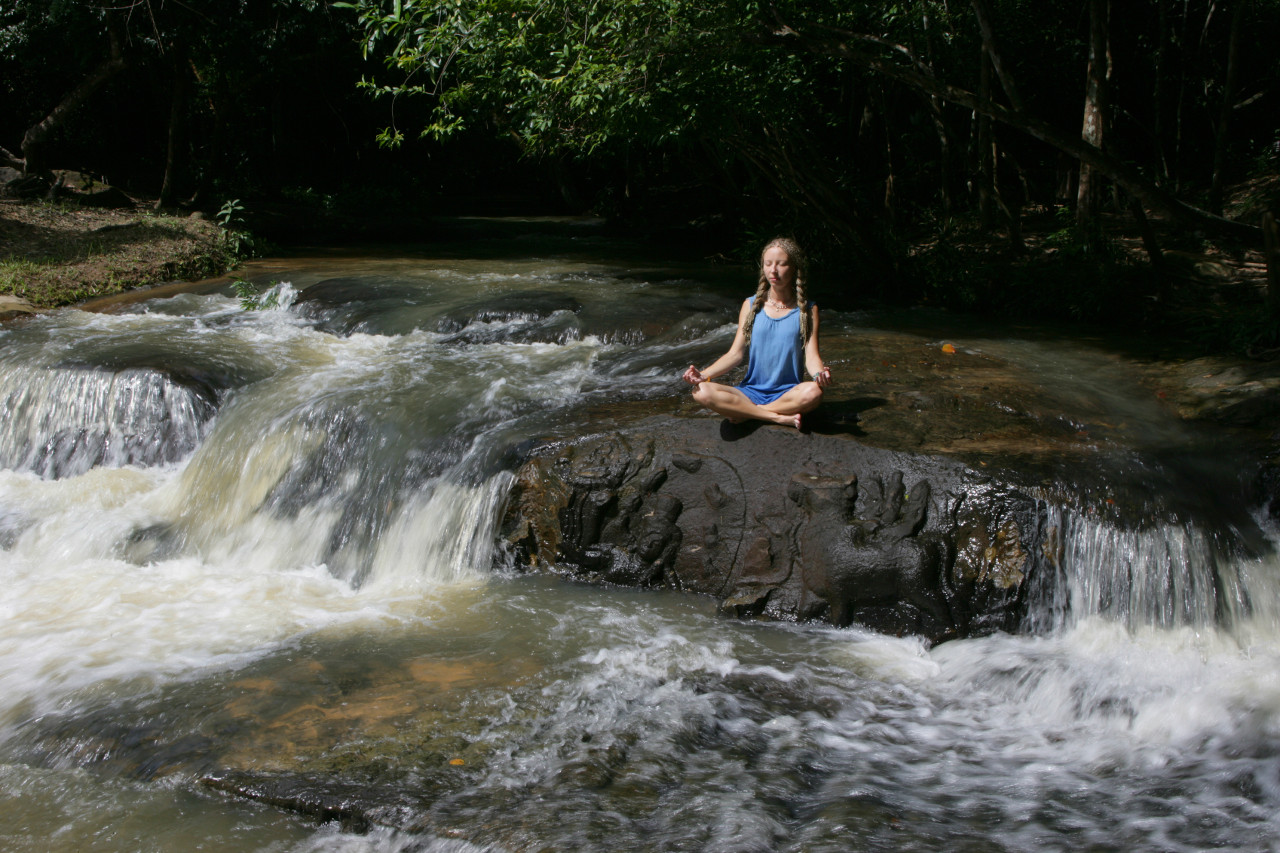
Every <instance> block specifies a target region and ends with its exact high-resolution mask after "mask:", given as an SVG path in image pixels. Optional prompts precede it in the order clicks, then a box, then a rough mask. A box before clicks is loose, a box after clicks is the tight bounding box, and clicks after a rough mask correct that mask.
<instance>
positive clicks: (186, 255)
mask: <svg viewBox="0 0 1280 853" xmlns="http://www.w3.org/2000/svg"><path fill="white" fill-rule="evenodd" d="M234 262H235V252H234V251H233V246H231V245H230V244H229V243H228V240H227V232H226V231H225V230H224V229H222V228H221V227H219V226H218V225H217V224H216V223H214V222H212V221H210V220H208V219H207V218H204V217H203V216H202V215H189V216H188V215H168V214H157V213H154V212H152V211H151V210H150V209H147V208H142V207H133V208H99V207H87V206H81V205H78V204H72V203H57V202H29V201H19V200H16V199H0V315H5V314H7V313H9V312H18V313H22V312H27V311H32V310H36V309H42V308H57V307H60V306H64V305H73V304H76V303H79V302H83V301H85V300H87V299H94V298H97V297H102V296H110V295H113V294H117V293H123V292H125V291H128V290H134V289H137V288H143V287H149V286H151V285H154V284H159V283H161V282H166V281H175V280H192V279H199V278H206V277H208V276H211V275H217V274H219V273H221V272H223V271H225V270H226V269H227V268H228V267H229V266H230V265H232V264H233V263H234Z"/></svg>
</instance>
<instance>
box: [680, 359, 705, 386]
mask: <svg viewBox="0 0 1280 853" xmlns="http://www.w3.org/2000/svg"><path fill="white" fill-rule="evenodd" d="M683 379H684V381H685V382H688V383H689V384H690V385H697V384H699V383H700V382H706V381H707V377H705V376H703V375H702V371H701V370H699V369H698V368H696V367H694V366H693V365H692V364H691V365H689V369H688V370H686V371H685V372H684V377H683Z"/></svg>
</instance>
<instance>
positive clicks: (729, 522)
mask: <svg viewBox="0 0 1280 853" xmlns="http://www.w3.org/2000/svg"><path fill="white" fill-rule="evenodd" d="M1044 527H1045V524H1044V522H1043V520H1042V513H1041V512H1040V510H1039V508H1038V505H1037V502H1036V501H1035V500H1034V499H1033V498H1031V497H1029V496H1028V495H1027V494H1025V493H1024V492H1022V491H1020V490H1019V489H1018V488H1017V487H1015V486H1013V485H1010V484H1006V483H1000V482H996V481H995V480H994V479H992V478H991V477H989V476H986V475H984V474H981V473H978V472H975V471H973V470H971V469H969V468H968V467H966V466H965V465H964V464H962V463H960V462H958V461H955V460H952V459H947V458H942V457H933V456H925V455H919V454H915V455H913V454H904V453H897V452H894V451H888V450H882V449H878V448H873V447H868V446H866V445H863V444H860V443H858V442H855V441H852V440H850V439H848V438H846V437H842V436H823V435H812V434H802V433H796V432H792V431H787V430H783V429H779V428H774V427H766V426H758V427H753V426H751V425H745V426H743V427H731V426H730V425H728V424H727V422H721V421H720V420H719V419H708V418H698V419H682V418H660V417H659V418H652V419H649V420H647V421H643V422H641V423H639V424H636V425H634V426H633V427H631V428H628V429H626V430H623V431H619V432H616V433H612V434H608V435H601V436H595V437H592V438H587V439H584V440H582V441H580V442H577V443H573V444H568V445H548V446H547V447H544V448H542V449H541V451H535V453H534V454H533V455H532V456H531V458H529V459H528V460H527V461H526V462H525V463H524V465H523V466H522V467H521V468H520V470H519V472H518V475H517V482H516V485H515V487H514V490H513V493H512V496H511V500H510V502H509V504H508V508H507V512H506V516H505V519H504V535H505V538H506V541H507V543H508V545H509V546H510V548H511V550H512V551H513V552H514V555H515V558H516V560H517V562H518V563H519V564H520V565H521V566H524V567H526V568H528V569H531V570H550V568H551V567H555V570H556V571H562V572H567V573H569V574H570V575H572V576H573V577H575V578H578V579H581V580H585V581H589V582H598V583H611V584H620V585H626V586H640V587H670V588H674V589H680V590H686V591H690V592H696V593H704V594H707V595H713V596H716V597H717V598H718V599H719V600H720V602H721V607H722V608H723V609H724V610H725V611H727V612H729V613H733V614H735V615H739V616H755V617H765V618H774V619H822V620H826V621H830V622H831V623H833V624H836V625H841V626H843V625H848V624H850V623H853V622H857V623H860V624H863V625H866V626H868V627H871V628H875V629H877V630H881V631H886V632H890V633H895V634H908V633H910V634H918V635H921V636H924V637H927V638H929V639H930V640H933V641H941V640H945V639H951V638H955V637H963V636H973V635H981V634H987V633H991V632H993V631H997V630H1008V629H1013V628H1015V627H1016V626H1017V624H1018V622H1019V620H1020V618H1021V614H1022V607H1023V604H1024V600H1025V590H1026V589H1027V588H1028V583H1027V581H1028V578H1029V577H1030V576H1031V575H1032V574H1034V573H1035V572H1036V570H1037V567H1038V564H1039V563H1041V562H1043V561H1045V560H1047V559H1049V557H1048V556H1046V551H1045V548H1044V547H1043V544H1044V539H1045V537H1046V535H1047V534H1046V531H1045V529H1044Z"/></svg>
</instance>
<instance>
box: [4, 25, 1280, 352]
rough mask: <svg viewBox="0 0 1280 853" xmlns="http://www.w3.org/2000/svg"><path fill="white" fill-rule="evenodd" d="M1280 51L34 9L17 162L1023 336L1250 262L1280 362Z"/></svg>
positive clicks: (1215, 28)
mask: <svg viewBox="0 0 1280 853" xmlns="http://www.w3.org/2000/svg"><path fill="white" fill-rule="evenodd" d="M1276 35H1280V2H1277V0H1133V2H1127V3H1118V2H1114V0H1070V1H1068V0H1047V2H1045V1H1042V2H1034V3H1032V2H1027V0H968V2H964V1H963V0H948V2H938V0H915V1H914V2H899V3H868V4H850V3H847V2H826V0H818V1H817V2H778V3H764V2H745V1H744V0H739V2H730V1H729V0H713V2H701V3H693V2H686V0H655V2H620V0H612V2H604V0H602V2H595V3H582V2H568V0H474V2H470V1H465V2H464V0H452V2H431V3H428V2H414V0H354V2H341V3H324V2H320V0H237V1H236V2H215V0H186V2H182V3H176V2H162V1H161V0H148V2H141V0H139V2H134V3H125V4H121V5H118V6H105V7H104V6H97V5H89V4H85V3H82V2H73V0H52V2H50V0H10V2H8V3H6V4H5V6H4V8H3V10H0V80H2V81H3V83H2V84H0V85H2V86H3V98H4V101H5V109H4V110H3V111H2V112H0V122H2V123H3V124H2V125H0V160H3V161H4V165H8V166H9V167H11V168H15V169H18V170H20V171H21V172H22V173H24V174H25V175H27V176H28V177H30V176H33V175H41V174H45V175H50V174H51V173H52V170H56V169H74V170H77V171H79V172H84V173H89V174H92V175H98V176H101V178H102V179H103V180H104V181H106V182H107V183H110V184H112V185H115V186H118V187H121V188H123V189H124V190H125V191H127V192H129V193H130V194H132V195H135V196H145V197H147V198H149V199H154V200H155V203H156V204H157V205H158V206H161V207H169V206H176V205H184V206H190V207H204V208H205V209H215V210H216V209H217V207H218V206H219V205H221V204H224V203H225V202H226V201H227V200H229V199H237V200H241V201H242V203H243V204H244V206H245V207H246V208H247V209H248V210H250V211H252V210H254V209H255V208H257V207H262V206H266V205H270V204H274V203H280V202H282V201H287V202H292V203H295V204H301V205H309V206H311V207H318V208H327V209H338V210H341V211H343V212H344V213H348V214H351V215H357V216H366V217H377V218H379V219H380V220H381V221H391V220H394V219H395V218H397V217H407V216H424V215H429V214H437V213H450V212H460V211H465V212H492V213H508V212H565V213H584V212H593V213H598V214H602V215H605V216H607V217H609V218H610V219H611V221H613V222H614V223H616V224H618V225H619V227H621V228H625V229H627V230H628V231H630V232H632V233H636V234H644V235H648V236H649V237H651V238H653V239H658V240H665V241H668V242H670V243H672V244H677V243H679V244H681V245H686V246H688V245H691V246H694V247H696V248H697V249H698V250H699V251H703V252H704V253H706V254H711V253H715V252H725V253H727V254H730V255H733V254H735V253H737V254H738V255H739V256H741V255H743V254H745V253H749V252H750V251H751V250H750V249H747V248H745V247H750V246H753V245H758V243H759V242H760V240H761V239H762V238H764V237H767V236H771V235H772V234H774V233H778V232H785V233H791V234H794V235H796V236H797V237H798V238H799V239H801V240H802V241H804V242H805V243H807V244H808V245H809V246H810V247H811V249H812V251H813V252H814V254H815V255H816V256H817V257H818V259H819V260H820V261H821V262H822V265H823V267H824V268H827V269H839V270H848V271H850V272H849V274H846V275H840V276H838V278H839V279H840V281H841V286H842V288H843V290H844V291H845V295H846V296H847V297H848V299H849V300H850V302H858V303H861V302H864V301H866V300H877V301H885V302H893V301H908V302H928V303H931V304H937V305H943V306H947V307H953V308H959V309H965V310H975V311H982V312H985V313H995V314H1004V315H1008V316H1037V317H1057V318H1067V319H1076V320H1090V321H1097V320H1119V321H1120V322H1122V323H1126V324H1128V323H1132V322H1134V321H1135V320H1140V321H1142V322H1151V323H1159V322H1168V321H1170V320H1171V318H1173V317H1175V316H1177V317H1180V318H1181V319H1180V320H1179V322H1183V323H1185V322H1187V321H1186V314H1187V310H1188V306H1189V305H1192V306H1200V305H1201V303H1202V302H1204V301H1203V300H1201V299H1200V296H1201V294H1200V292H1199V291H1198V290H1197V289H1196V288H1197V287H1199V285H1200V284H1202V283H1203V282H1201V281H1199V280H1198V279H1197V278H1196V275H1195V274H1194V269H1195V265H1196V263H1198V261H1197V260H1196V259H1197V258H1200V257H1208V258H1211V259H1212V258H1218V259H1225V260H1227V261H1229V262H1232V263H1234V266H1233V267H1231V268H1232V269H1235V270H1239V269H1240V268H1242V265H1243V266H1249V265H1250V264H1251V265H1252V267H1253V268H1254V269H1255V270H1256V271H1257V270H1260V271H1259V272H1258V275H1257V277H1256V278H1255V279H1254V280H1251V281H1250V283H1249V286H1247V287H1245V288H1238V289H1237V292H1234V295H1232V296H1230V297H1228V301H1231V302H1233V304H1235V307H1236V308H1238V309H1239V308H1241V307H1243V308H1244V309H1245V310H1244V311H1243V313H1244V315H1246V316H1248V317H1250V318H1252V319H1250V320H1249V322H1248V323H1247V324H1246V325H1247V326H1248V328H1239V321H1238V319H1237V320H1235V321H1233V322H1235V323H1236V325H1237V327H1236V328H1234V330H1231V331H1230V332H1229V333H1230V334H1232V335H1236V336H1238V337H1239V341H1237V344H1238V345H1239V347H1240V348H1244V349H1252V350H1255V351H1266V350H1268V349H1269V348H1272V347H1275V346H1277V345H1280V336H1278V335H1277V331H1276V327H1277V322H1276V318H1277V316H1280V307H1277V300H1278V299H1280V295H1278V291H1280V284H1277V282H1276V281H1275V278H1274V277H1275V275H1276V262H1275V260H1274V258H1275V252H1276V249H1275V220H1274V215H1275V211H1276V210H1277V209H1278V208H1280V177H1278V176H1280V120H1278V119H1277V116H1280V108H1278V105H1277V99H1278V98H1280V91H1278V88H1277V87H1278V84H1280V63H1277V62H1276V61H1275V58H1274V50H1273V47H1272V44H1273V42H1274V38H1275V36H1276ZM391 230H394V229H391ZM1188 257H1191V259H1192V260H1190V261H1188V260H1187V258H1188ZM1269 259H1270V261H1269V275H1270V276H1271V278H1270V279H1269V280H1268V279H1267V275H1268V270H1267V266H1268V260H1269ZM855 271H856V272H855ZM1268 281H1269V287H1268ZM1219 301H1221V300H1219ZM1204 304H1206V305H1207V304H1209V303H1208V302H1204ZM1197 310H1199V309H1198V308H1197ZM1201 313H1204V312H1201ZM1209 313H1212V312H1209ZM1236 313H1237V315H1238V314H1240V313H1241V312H1240V311H1237V312H1236ZM1215 322H1216V321H1215ZM1200 333H1202V334H1204V335H1211V336H1216V335H1221V334H1225V333H1227V332H1224V329H1223V328H1222V327H1220V326H1218V325H1214V322H1210V321H1208V320H1206V321H1205V324H1204V326H1203V328H1202V329H1200Z"/></svg>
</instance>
